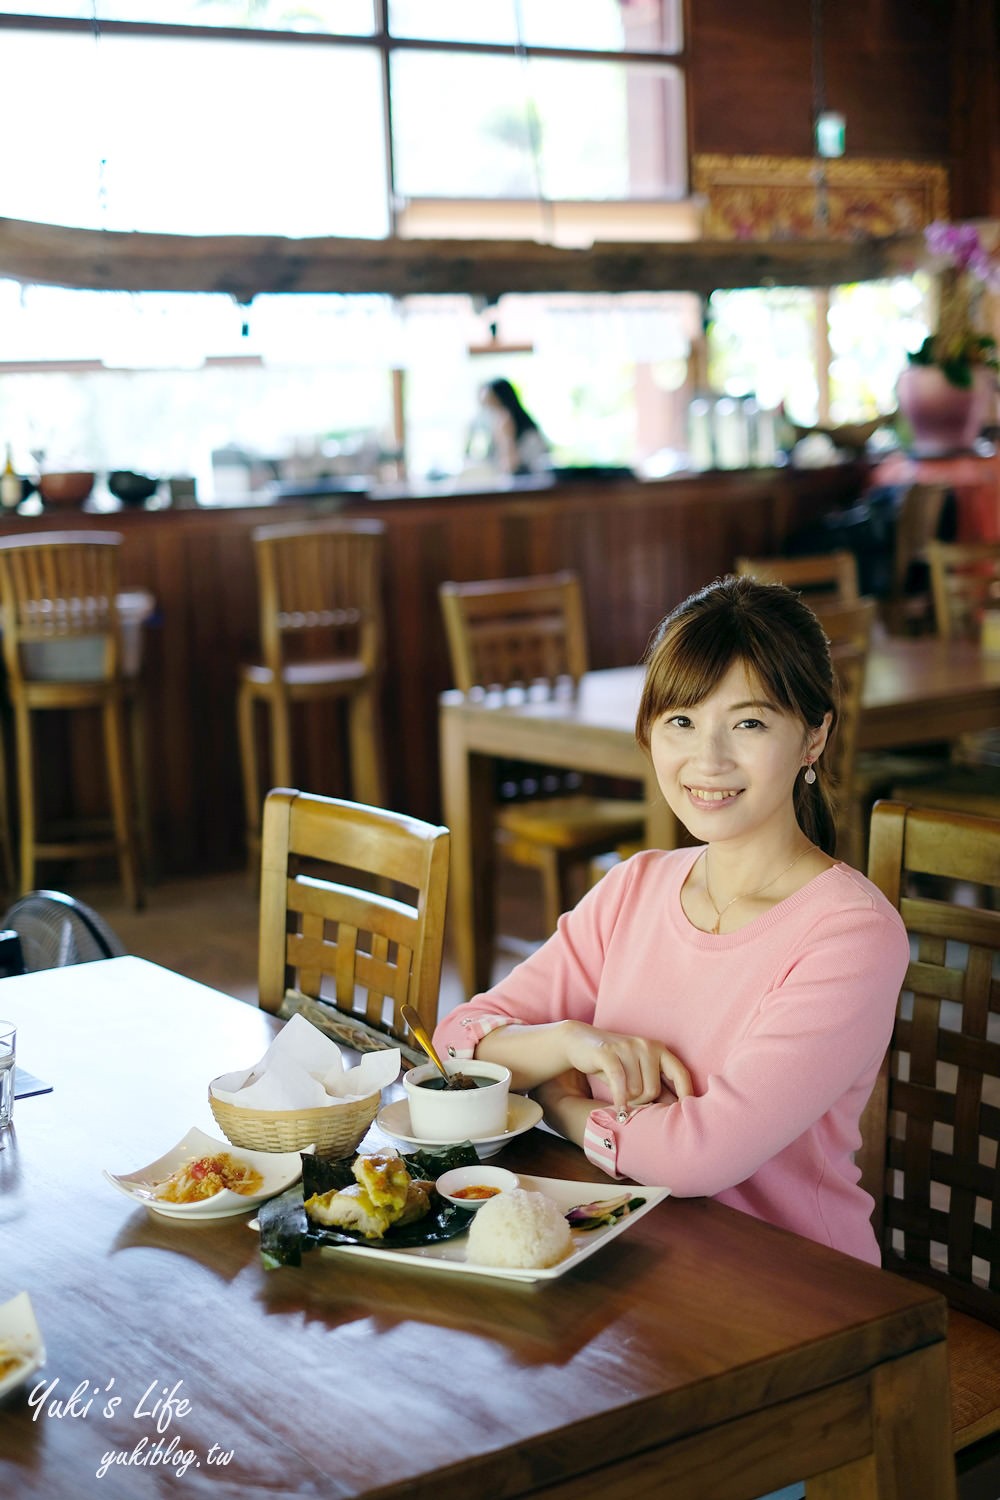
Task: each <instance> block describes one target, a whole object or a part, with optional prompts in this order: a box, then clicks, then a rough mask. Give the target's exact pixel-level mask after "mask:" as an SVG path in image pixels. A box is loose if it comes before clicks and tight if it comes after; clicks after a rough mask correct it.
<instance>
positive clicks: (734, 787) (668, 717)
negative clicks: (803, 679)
mask: <svg viewBox="0 0 1000 1500" xmlns="http://www.w3.org/2000/svg"><path fill="white" fill-rule="evenodd" d="M826 736H827V725H826V724H825V723H824V724H823V725H822V726H821V727H820V728H819V729H816V730H812V729H807V728H806V726H805V725H804V724H803V723H802V722H801V720H799V719H797V718H796V717H795V716H794V715H793V714H791V713H789V712H788V711H787V710H786V709H782V708H779V707H778V706H777V704H775V703H773V702H770V701H768V695H767V693H766V692H765V691H764V689H762V687H761V685H760V684H759V683H758V682H756V681H755V680H754V679H753V678H751V677H750V676H749V675H748V673H747V670H746V667H745V666H744V665H743V663H742V662H740V661H736V662H734V663H733V664H732V666H731V667H730V668H729V670H728V671H727V673H726V675H725V676H724V677H723V678H722V679H721V681H720V682H719V684H718V686H717V687H716V688H715V690H714V691H713V692H712V693H710V694H709V695H708V697H707V698H703V699H702V701H701V702H700V703H697V704H673V705H671V706H670V707H668V708H667V710H666V711H665V712H664V713H662V714H661V715H660V716H659V718H657V719H656V720H655V722H654V723H653V726H652V732H651V735H650V745H649V750H650V755H651V757H652V761H653V768H654V770H655V771H656V778H657V781H658V782H659V784H660V790H661V791H662V793H663V795H664V797H665V798H666V800H667V803H668V804H669V806H670V808H671V810H672V811H673V812H674V813H675V814H676V816H677V817H678V818H679V819H680V820H681V822H682V823H683V824H684V825H685V827H686V828H688V829H689V830H690V832H691V833H692V834H693V835H694V837H695V838H698V839H703V840H705V841H706V842H708V841H710V840H715V839H724V838H734V837H741V836H744V835H747V834H758V833H761V832H763V831H765V830H771V829H773V831H775V832H779V831H781V830H783V829H784V828H786V827H787V825H788V823H789V820H791V822H792V823H793V824H794V821H795V813H794V808H793V805H792V790H793V787H794V785H795V778H796V776H797V775H798V774H799V773H800V771H801V769H802V767H803V765H804V764H805V762H806V761H807V760H808V759H815V757H816V756H817V755H818V754H819V752H820V750H822V748H823V745H824V744H825V743H826Z"/></svg>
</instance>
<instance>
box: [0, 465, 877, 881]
mask: <svg viewBox="0 0 1000 1500" xmlns="http://www.w3.org/2000/svg"><path fill="white" fill-rule="evenodd" d="M863 484H864V474H863V471H862V469H861V468H860V467H855V466H853V465H843V466H841V467H839V468H836V469H827V470H809V471H796V470H791V469H786V470H774V469H759V470H749V471H740V472H716V473H709V474H697V475H693V474H692V475H678V476H675V477H672V478H670V479H664V480H657V481H648V482H643V481H639V480H633V479H624V480H618V481H615V482H608V481H601V480H598V479H588V478H585V477H580V478H579V479H574V480H572V481H568V482H559V483H554V484H553V483H550V482H544V481H543V482H538V481H512V482H510V483H509V484H507V485H506V486H496V487H493V488H490V489H488V490H483V489H480V490H474V491H473V490H470V489H469V488H464V489H463V488H461V487H460V486H459V484H458V482H457V481H454V482H451V483H450V484H448V485H440V486H436V485H430V484H428V485H425V486H422V487H413V488H410V489H406V488H403V487H395V488H392V489H389V488H386V489H383V490H382V491H377V492H375V493H373V494H372V495H370V496H359V495H356V494H346V495H339V496H329V497H323V498H318V499H316V498H306V497H302V498H295V497H292V498H287V497H286V498H283V499H282V500H281V502H280V503H277V504H274V505H270V506H262V505H260V504H247V505H245V506H244V505H237V506H234V505H231V504H227V505H225V506H208V505H206V506H202V507H198V508H197V509H192V510H181V509H176V510H174V509H161V510H152V509H150V510H147V509H121V510H114V511H108V510H100V511H98V510H96V509H95V510H69V511H67V510H65V509H58V510H48V511H45V512H44V513H42V514H40V515H38V516H30V517H29V516H21V515H16V516H4V517H0V534H4V535H7V534H11V533H15V532H16V533H22V534H31V533H34V532H38V531H41V530H60V529H76V528H94V529H103V530H108V529H114V530H117V531H120V532H121V533H122V534H123V536H124V539H125V540H124V556H123V580H124V582H125V583H126V584H128V585H129V586H132V585H137V586H142V587H144V588H147V589H149V590H150V591H151V593H152V594H153V595H154V596H155V598H156V600H157V613H156V616H155V617H154V620H153V622H152V623H151V625H150V627H149V628H148V629H147V632H146V641H145V658H144V680H145V683H146V692H147V704H148V714H149V756H150V766H149V779H150V797H151V804H152V824H153V837H154V845H155V856H156V865H157V868H158V871H159V872H160V873H161V874H186V873H198V872H207V871H211V870H224V869H227V868H233V867H235V866H237V865H238V864H239V863H240V862H241V861H242V859H243V857H244V850H243V811H242V806H241V791H240V780H239V761H238V757H237V748H236V711H235V690H236V677H237V668H238V664H239V663H240V662H241V661H244V660H250V659H252V658H253V657H254V656H255V655H256V652H257V650H258V644H257V588H256V575H255V568H254V558H253V546H252V542H251V533H252V531H253V528H254V527H255V526H258V525H261V524H263V523H265V522H268V521H274V520H282V521H285V520H288V521H307V520H308V519H309V518H310V517H318V516H320V515H329V514H331V513H335V512H339V513H343V514H345V515H350V516H352V517H353V516H358V517H363V516H364V517H377V518H378V519H380V520H381V521H383V522H384V524H385V527H386V533H387V535H386V544H387V549H386V568H385V608H386V618H387V654H386V671H385V688H384V724H385V730H386V752H387V753H386V759H387V762H388V773H389V798H390V801H391V805H392V806H393V807H394V808H395V809H397V810H398V811H401V812H408V813H412V814H415V815H417V816H421V817H427V818H436V817H439V816H440V808H441V802H440V790H439V786H438V770H437V767H438V743H437V734H438V729H437V699H438V695H439V693H441V692H442V691H443V690H444V689H446V688H448V687H449V686H450V685H451V684H450V681H449V675H448V665H447V653H446V647H445V640H444V633H443V629H442V626H441V620H440V609H439V605H438V600H437V587H438V584H439V583H441V582H442V581H443V580H445V579H449V578H453V579H458V580H462V579H472V578H494V577H514V576H517V575H521V574H530V573H543V572H549V571H551V570H553V569H556V568H567V567H568V568H574V569H576V570H577V571H578V572H579V574H580V576H581V577H582V579H583V584H584V594H585V599H586V607H587V626H588V632H589V637H590V653H591V662H592V665H593V666H594V667H612V666H625V665H629V664H632V663H634V662H636V661H637V660H639V658H640V657H641V655H642V653H643V650H644V649H645V646H646V642H647V640H648V637H649V632H650V630H651V629H652V627H653V626H654V624H655V623H656V621H657V620H658V619H659V618H660V617H661V616H662V615H663V614H664V613H665V612H666V611H667V609H669V608H670V607H671V606H672V605H674V604H675V603H677V602H678V601H679V600H680V599H681V598H683V597H684V595H685V594H687V593H689V592H690V591H691V590H692V589H694V588H697V587H699V586H700V585H701V584H703V583H706V582H708V581H709V580H710V579H712V578H713V577H715V576H716V575H717V574H719V573H721V572H724V571H726V570H727V569H728V568H729V567H731V565H732V561H733V559H734V557H736V556H737V555H739V554H741V553H744V554H748V555H766V554H769V553H772V552H777V551H780V550H781V548H782V544H783V543H784V541H785V539H786V537H787V536H788V535H789V534H791V533H792V532H794V531H796V530H797V529H799V528H800V527H804V526H807V525H808V524H810V522H813V521H815V520H816V518H817V517H818V516H820V515H822V514H823V513H824V512H825V511H827V510H830V509H832V508H834V507H837V506H843V505H848V504H850V503H851V502H852V501H853V500H855V499H856V498H857V496H858V495H859V494H860V492H861V489H862V488H863ZM299 742H300V747H301V750H302V756H301V759H300V762H299V764H300V766H301V768H302V769H301V771H300V773H299V780H300V784H301V785H302V786H305V787H307V788H308V789H309V790H310V791H313V792H320V793H327V794H334V795H336V794H340V795H343V794H344V793H345V792H347V793H348V794H349V788H348V787H347V786H346V785H345V782H344V779H343V773H342V768H343V764H344V756H343V753H342V747H341V745H340V742H339V731H338V726H337V721H336V719H335V718H334V716H333V714H332V713H331V714H330V716H329V717H324V713H323V711H322V710H321V709H314V710H311V711H310V718H309V720H308V721H307V722H306V721H303V726H302V732H301V733H300V734H299ZM72 760H73V767H74V769H73V775H72V777H71V781H70V783H69V784H66V785H62V786H61V788H60V790H61V791H62V793H63V794H64V796H65V797H66V798H67V799H71V801H72V804H73V808H74V810H75V811H78V812H79V811H91V810H99V809H100V808H101V806H102V805H103V802H102V798H103V788H102V787H101V786H99V785H97V786H95V784H94V776H93V765H94V760H93V757H92V756H91V755H89V754H88V745H87V742H86V740H85V739H81V740H80V741H79V742H75V743H74V746H73V749H72ZM60 764H62V762H60ZM60 781H61V782H63V783H64V782H65V773H64V772H61V773H60ZM43 873H44V872H43Z"/></svg>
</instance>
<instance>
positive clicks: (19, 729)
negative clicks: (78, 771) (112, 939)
mask: <svg viewBox="0 0 1000 1500" xmlns="http://www.w3.org/2000/svg"><path fill="white" fill-rule="evenodd" d="M121 541H122V538H121V536H119V535H118V534H117V533H114V532H95V531H91V532H79V531H76V532H58V531H53V532H45V533H43V534H41V535H39V536H34V537H29V538H23V539H22V538H21V537H6V538H4V539H2V540H0V600H2V609H3V654H4V662H5V664H6V669H7V690H8V693H9V695H10V701H11V705H12V707H13V711H14V728H15V740H16V746H15V749H16V764H17V781H18V807H19V813H20V838H21V860H20V886H21V890H22V891H30V890H32V889H33V887H34V885H35V866H36V864H37V862H38V860H40V859H60V860H61V859H83V858H89V857H91V856H95V855H101V854H113V855H114V856H115V857H116V859H117V861H118V867H119V871H120V875H121V881H122V886H123V888H124V890H125V895H126V899H127V900H128V901H129V902H130V904H131V905H133V906H135V907H139V906H141V905H142V902H143V892H142V882H141V877H140V869H139V863H140V862H139V852H138V844H139V838H138V822H139V819H140V813H139V811H138V807H137V796H136V790H137V781H139V780H141V776H142V771H141V760H142V754H141V731H140V724H141V706H140V702H139V678H138V661H137V660H136V661H133V662H130V663H126V662H125V661H124V660H123V654H122V644H123V643H122V629H121V619H120V612H119V576H118V575H119V555H120V548H121ZM127 668H131V669H132V670H131V671H129V670H127ZM53 709H61V710H69V711H76V710H80V709H89V710H94V709H96V710H98V712H99V713H100V719H101V726H102V731H103V744H104V764H103V767H102V768H101V769H102V772H103V773H104V775H105V776H106V778H107V784H108V792H109V797H110V804H111V827H112V832H111V835H110V837H109V836H107V834H106V833H105V831H104V827H103V826H101V828H100V831H99V836H97V837H94V836H83V834H85V833H86V834H90V835H92V834H93V832H94V830H93V829H92V828H90V827H89V826H87V825H85V824H83V823H82V822H81V823H80V825H79V828H80V830H81V832H80V834H78V835H76V836H74V837H73V838H72V839H58V840H57V839H46V840H43V839H41V838H40V837H39V808H38V796H37V792H36V774H35V742H34V737H33V724H34V720H33V715H35V714H37V713H42V712H47V711H50V710H53ZM129 717H130V718H131V728H132V737H131V744H130V743H129V736H128V734H127V721H128V719H129Z"/></svg>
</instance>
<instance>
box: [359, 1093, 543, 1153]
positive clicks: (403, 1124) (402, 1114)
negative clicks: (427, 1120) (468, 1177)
mask: <svg viewBox="0 0 1000 1500" xmlns="http://www.w3.org/2000/svg"><path fill="white" fill-rule="evenodd" d="M541 1118H542V1106H541V1105H540V1104H539V1103H538V1101H537V1100H536V1099H526V1098H525V1097H524V1095H523V1094H511V1096H510V1102H509V1104H508V1106H507V1129H506V1130H505V1131H504V1133H503V1135H495V1136H477V1137H473V1140H472V1144H473V1145H474V1146H475V1148H476V1155H477V1156H478V1157H479V1160H480V1161H485V1159H486V1157H487V1156H495V1155H496V1153H497V1152H498V1151H499V1150H500V1149H501V1148H502V1147H503V1146H506V1144H507V1142H508V1141H512V1140H513V1139H514V1137H515V1136H516V1135H523V1134H524V1132H525V1131H526V1130H530V1129H531V1128H532V1126H533V1125H537V1124H538V1122H539V1120H540V1119H541ZM375 1123H376V1125H377V1126H378V1127H379V1129H380V1130H382V1131H384V1133H385V1134H386V1135H391V1136H392V1138H393V1140H396V1141H403V1142H405V1144H406V1145H408V1146H427V1147H429V1148H433V1147H435V1146H438V1147H440V1146H446V1145H449V1144H453V1143H450V1142H448V1141H424V1140H421V1139H420V1138H419V1136H415V1135H412V1134H411V1133H410V1106H409V1102H408V1101H407V1100H406V1099H397V1100H396V1101H395V1103H393V1104H387V1105H386V1106H385V1108H384V1109H382V1110H380V1111H379V1113H378V1114H377V1115H376V1117H375Z"/></svg>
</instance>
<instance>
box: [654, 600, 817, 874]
mask: <svg viewBox="0 0 1000 1500" xmlns="http://www.w3.org/2000/svg"><path fill="white" fill-rule="evenodd" d="M734 662H742V664H743V666H744V667H745V668H746V670H747V674H748V676H750V677H751V678H755V679H756V680H757V681H758V682H759V683H760V685H761V687H762V688H763V689H764V690H765V692H766V694H767V696H768V698H770V699H771V700H772V701H773V702H774V703H776V704H777V705H778V707H779V708H782V709H784V710H785V711H786V712H788V713H791V714H794V716H795V717H796V718H797V719H799V720H800V721H801V722H802V724H803V725H804V726H805V727H806V728H807V729H818V728H819V726H820V725H821V724H822V723H823V719H824V717H825V716H826V715H827V714H830V715H831V718H830V733H829V735H828V736H827V744H828V745H829V740H830V736H832V734H833V731H834V729H835V727H836V723H837V707H838V692H837V679H836V675H835V673H834V670H833V665H832V663H831V660H830V648H829V644H828V642H827V639H826V636H825V635H824V633H823V627H822V625H821V624H820V622H819V620H818V619H817V618H816V616H815V615H814V614H813V612H812V610H811V609H810V608H809V607H808V605H806V604H804V603H803V602H802V600H801V599H800V598H799V596H798V595H797V594H793V593H792V591H791V589H787V588H786V587H785V586H784V584H781V583H758V581H757V580H756V579H755V578H735V577H730V578H719V579H716V581H715V582H714V583H710V584H708V585H707V587H705V588H703V589H699V590H698V592H697V593H696V594H692V595H691V596H690V598H688V599H685V600H684V602H683V604H679V605H678V606H677V608H676V609H674V610H672V611H671V612H670V614H669V615H667V617H666V618H665V619H664V620H662V621H661V622H660V624H659V626H658V627H657V629H656V630H655V631H654V633H653V636H652V639H651V641H650V644H649V649H648V650H647V652H646V658H645V665H646V680H645V683H644V684H643V689H642V699H641V701H640V703H639V712H638V716H637V718H636V726H635V737H636V739H637V740H638V742H639V744H640V745H641V746H642V748H643V749H644V750H647V751H648V750H649V740H650V733H651V730H652V727H653V723H654V721H655V720H656V719H658V718H659V717H660V715H661V714H663V713H665V712H666V711H667V709H670V708H691V707H693V706H694V705H695V704H697V703H701V702H703V700H704V699H705V698H707V697H708V696H709V694H710V693H712V692H714V690H715V688H716V687H717V686H718V685H719V683H720V682H721V681H722V679H723V677H724V676H725V675H726V673H727V672H728V671H729V668H730V667H731V666H732V665H733V663H734ZM813 769H814V770H815V772H816V781H815V783H814V784H813V785H812V786H809V785H807V784H806V782H805V780H804V778H803V777H802V776H798V777H796V781H795V793H794V800H795V816H796V817H797V819H798V822H799V827H800V828H801V829H802V831H803V833H804V834H805V835H806V837H807V838H808V839H811V840H812V842H813V843H814V844H818V845H819V847H820V848H821V849H822V850H824V851H825V853H827V854H833V852H834V847H835V844H836V838H837V834H836V820H835V817H834V807H833V797H832V791H831V785H830V780H831V778H830V774H829V772H828V771H827V769H826V765H825V757H823V756H821V757H820V758H819V760H818V761H817V762H816V764H815V765H814V767H813Z"/></svg>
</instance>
